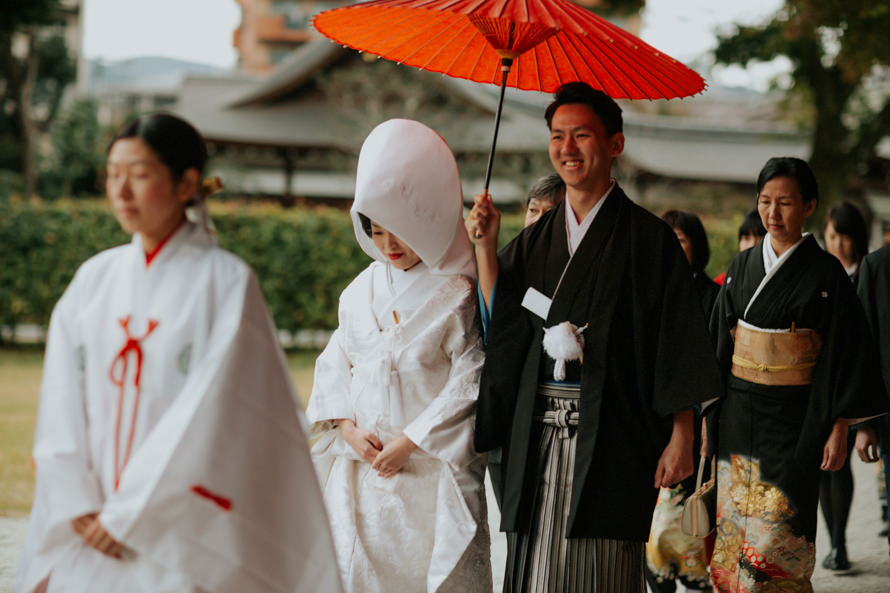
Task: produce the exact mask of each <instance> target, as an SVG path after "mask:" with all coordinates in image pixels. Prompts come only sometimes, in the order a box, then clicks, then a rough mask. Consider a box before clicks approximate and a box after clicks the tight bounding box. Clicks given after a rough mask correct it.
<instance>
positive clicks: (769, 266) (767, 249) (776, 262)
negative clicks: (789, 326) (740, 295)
mask: <svg viewBox="0 0 890 593" xmlns="http://www.w3.org/2000/svg"><path fill="white" fill-rule="evenodd" d="M807 236H809V233H804V234H803V235H801V237H800V239H799V240H798V241H797V243H795V244H794V245H792V246H791V247H789V248H788V249H786V250H785V253H783V254H782V255H781V256H779V255H778V254H777V253H776V250H775V249H773V245H772V242H771V241H770V236H769V233H767V234H766V236H765V237H764V238H763V240H762V241H761V244H762V249H763V271H764V272H766V276H764V277H763V280H761V281H760V285H758V286H757V290H756V291H754V296H752V297H751V300H750V301H748V306H747V307H745V315H744V317H747V316H748V311H750V310H751V305H752V304H754V301H756V300H757V297H758V296H760V293H761V292H762V291H763V289H764V287H765V286H766V285H767V284H769V281H770V280H772V279H773V277H774V276H775V275H776V272H778V271H779V269H780V268H781V267H782V265H784V264H785V262H786V261H788V258H789V257H791V254H792V253H794V251H795V250H796V249H797V247H798V246H799V245H800V244H801V243H803V242H804V240H805V239H806V238H807ZM782 331H784V330H782Z"/></svg>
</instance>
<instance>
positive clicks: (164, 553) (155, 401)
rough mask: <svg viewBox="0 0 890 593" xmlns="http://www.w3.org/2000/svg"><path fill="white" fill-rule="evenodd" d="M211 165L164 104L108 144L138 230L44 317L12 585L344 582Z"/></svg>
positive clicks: (118, 190)
mask: <svg viewBox="0 0 890 593" xmlns="http://www.w3.org/2000/svg"><path fill="white" fill-rule="evenodd" d="M206 159H207V149H206V147H205V145H204V141H203V139H202V138H201V136H200V135H199V134H198V132H197V131H196V130H195V129H194V128H193V127H192V126H191V125H190V124H188V123H187V122H185V121H184V120H182V119H180V118H178V117H176V116H173V115H169V114H165V113H154V114H149V115H144V116H140V117H138V118H136V119H134V120H132V121H130V122H128V123H127V124H126V125H124V126H123V127H122V128H121V129H120V130H119V131H118V133H117V134H116V135H115V136H114V138H113V139H112V141H111V144H110V145H109V148H108V155H107V179H106V184H105V189H106V192H107V194H108V201H109V203H110V205H111V209H112V211H113V212H114V216H115V218H116V219H117V221H118V223H120V225H121V227H122V228H123V229H124V230H125V231H126V232H128V233H131V234H132V235H133V239H132V241H131V242H130V243H129V244H127V245H121V246H119V247H114V248H112V249H109V250H106V251H103V252H102V253H99V254H98V255H95V256H93V257H92V258H90V259H89V260H87V261H86V263H84V264H83V265H82V266H81V267H80V268H79V269H78V270H77V273H76V274H75V276H74V279H73V280H72V281H71V283H70V284H69V285H68V288H67V289H66V290H65V294H64V295H63V296H62V298H61V299H59V302H58V303H57V304H56V306H55V309H54V310H53V315H52V320H51V321H50V329H49V337H48V340H47V346H46V357H45V359H44V367H43V383H42V386H41V394H40V408H39V411H38V418H37V430H36V434H35V438H34V457H33V459H34V463H35V473H36V490H35V493H34V505H33V508H32V511H31V520H30V523H29V528H28V535H27V541H26V544H25V549H24V552H23V554H22V564H21V567H20V571H19V580H18V583H17V585H16V591H17V592H18V593H31V592H33V591H48V592H50V593H53V592H56V591H63V592H65V593H80V592H87V591H89V592H93V591H96V592H101V593H105V592H112V591H114V592H118V591H120V592H123V591H126V592H128V593H155V592H159V591H182V592H206V591H213V592H217V591H251V592H257V593H273V592H279V591H301V592H306V593H309V592H315V591H331V592H334V593H336V592H338V591H342V587H341V584H340V579H339V573H338V570H337V564H336V561H335V559H334V556H333V553H334V547H333V543H332V539H331V532H330V529H329V527H328V521H327V516H326V513H325V509H324V504H323V502H322V497H321V491H320V489H319V487H318V481H317V480H316V478H315V472H314V471H313V466H312V461H311V459H310V457H309V449H308V441H307V435H306V431H305V428H304V426H305V419H304V418H303V412H302V408H301V406H300V403H299V400H298V399H297V395H296V392H295V391H294V387H293V384H292V382H291V377H290V373H289V371H288V367H287V362H286V360H285V358H284V355H283V353H282V351H281V347H280V346H279V345H278V341H277V338H276V331H275V327H274V326H273V324H272V320H271V319H270V318H269V313H268V311H267V309H266V303H265V301H264V299H263V295H262V292H261V291H260V285H259V283H258V282H257V279H256V277H255V276H254V274H253V272H252V271H251V270H250V268H249V267H248V266H247V265H246V264H245V263H244V262H243V261H241V260H240V259H238V258H237V257H235V256H234V255H232V254H231V253H229V252H227V251H224V250H222V249H220V248H219V247H218V246H217V242H216V237H215V236H214V234H213V233H212V232H211V229H212V227H211V223H210V219H209V216H208V214H207V206H206V203H205V198H206V195H207V193H208V191H209V187H210V186H209V184H205V183H202V180H201V176H202V174H203V170H204V164H205V161H206Z"/></svg>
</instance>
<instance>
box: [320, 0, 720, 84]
mask: <svg viewBox="0 0 890 593" xmlns="http://www.w3.org/2000/svg"><path fill="white" fill-rule="evenodd" d="M313 24H314V25H315V28H316V29H318V31H320V32H321V33H322V34H324V35H325V36H327V37H329V38H331V39H333V40H334V41H336V42H338V43H340V44H342V45H346V46H349V47H352V48H354V49H358V50H361V51H365V52H368V53H371V54H375V55H378V56H381V57H383V58H386V59H388V60H392V61H395V62H399V63H403V64H407V65H409V66H416V67H418V68H423V69H424V70H429V71H432V72H440V73H442V74H447V75H448V76H453V77H455V78H464V79H468V80H473V81H476V82H484V83H492V84H499V85H502V84H506V86H509V87H514V88H518V89H523V90H535V91H543V92H554V91H556V90H557V89H558V88H559V87H560V86H561V85H563V84H565V83H567V82H575V81H583V82H586V83H587V84H589V85H590V86H592V87H593V88H595V89H599V90H602V91H603V92H605V93H606V94H607V95H609V96H610V97H613V98H615V99H672V98H676V97H686V96H690V95H694V94H696V93H699V92H701V91H703V90H704V89H705V81H704V80H703V79H702V77H701V76H699V75H698V74H697V73H696V72H695V71H693V70H690V69H689V68H687V67H686V66H684V65H683V64H681V63H680V62H678V61H677V60H675V59H673V58H671V57H670V56H668V55H665V54H664V53H662V52H660V51H658V50H657V49H655V48H653V47H652V46H650V45H648V44H647V43H645V42H643V41H642V40H640V39H639V38H637V37H635V36H633V35H631V34H630V33H628V32H626V31H624V30H622V29H621V28H619V27H617V26H615V25H613V24H611V23H610V22H609V21H607V20H605V19H603V18H601V17H599V16H597V15H595V14H593V13H592V12H590V11H589V10H587V9H585V8H582V7H581V6H578V5H577V4H574V3H572V2H570V1H569V0H372V1H371V2H363V3H361V4H354V5H351V6H344V7H342V8H336V9H333V10H328V11H325V12H322V13H320V14H319V15H318V16H316V17H315V20H314V21H313ZM505 60H506V61H507V71H505V70H504V61H505ZM511 62H512V65H511ZM505 73H506V80H504V74H505Z"/></svg>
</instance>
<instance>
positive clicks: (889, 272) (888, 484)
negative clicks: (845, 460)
mask: <svg viewBox="0 0 890 593" xmlns="http://www.w3.org/2000/svg"><path fill="white" fill-rule="evenodd" d="M858 292H859V298H860V300H861V301H862V308H863V309H864V310H865V318H866V319H867V320H868V326H869V328H871V332H872V336H873V337H874V339H875V342H876V344H877V349H878V360H879V361H880V364H881V376H882V378H883V380H884V382H883V387H884V389H885V393H890V244H888V245H884V246H883V247H881V248H880V249H878V250H877V251H873V252H872V253H869V254H868V255H866V256H865V257H864V258H863V259H862V263H861V265H860V268H859V290H858ZM872 388H875V387H874V386H873V387H872ZM885 397H886V395H885ZM875 433H877V435H875ZM860 435H863V438H860ZM875 436H876V437H877V438H876V439H875ZM875 440H876V441H877V444H878V446H879V447H880V459H881V461H883V465H884V468H883V469H884V487H885V492H890V415H885V416H881V417H880V418H875V419H874V420H871V421H869V422H868V423H866V426H865V427H863V428H861V429H859V430H858V431H857V435H856V450H857V452H858V454H859V457H860V459H862V460H863V461H865V462H873V461H877V460H878V455H876V454H875V452H874V445H873V444H872V443H873V442H874V441H875ZM884 514H885V517H884V520H885V521H887V522H890V510H888V509H886V508H884ZM887 541H888V544H890V536H888V539H887Z"/></svg>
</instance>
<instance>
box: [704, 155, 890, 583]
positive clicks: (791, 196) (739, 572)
mask: <svg viewBox="0 0 890 593" xmlns="http://www.w3.org/2000/svg"><path fill="white" fill-rule="evenodd" d="M817 200H818V188H817V185H816V180H815V176H814V175H813V172H812V171H811V170H810V167H809V165H807V163H806V162H804V161H802V160H800V159H797V158H791V157H783V158H773V159H770V160H769V161H768V162H767V163H766V165H765V166H764V167H763V169H762V170H761V172H760V175H759V177H758V180H757V209H758V212H759V213H760V216H761V218H762V220H763V224H764V226H765V227H766V229H767V235H766V237H764V239H763V241H762V242H761V244H760V245H759V246H757V247H754V248H752V249H748V250H747V251H744V252H742V253H740V254H739V255H738V256H736V258H735V259H734V260H733V261H732V264H731V265H730V267H729V271H728V272H727V275H726V282H725V284H724V285H723V288H722V290H721V292H720V294H719V296H718V298H717V304H716V306H715V309H714V314H713V315H712V316H711V333H712V335H713V336H714V338H715V340H716V342H717V358H718V361H719V363H720V365H721V368H722V370H723V372H724V375H725V377H726V396H725V397H724V398H723V400H722V401H721V403H720V405H719V407H718V410H719V411H718V414H717V415H718V416H719V422H718V423H717V424H716V425H714V424H713V423H712V424H711V425H709V426H708V438H709V443H708V445H709V449H710V450H711V451H713V450H714V448H713V447H714V439H715V437H716V452H717V456H718V466H717V521H716V525H717V530H716V533H717V535H716V542H715V545H714V556H713V558H712V560H711V578H712V581H713V583H714V586H715V587H716V589H717V590H718V591H720V592H721V593H723V592H729V591H733V592H742V591H744V592H754V591H765V590H766V589H767V588H769V590H776V591H779V590H783V591H784V590H788V591H802V592H804V591H812V590H813V589H812V585H811V583H810V578H811V576H812V574H813V567H814V565H815V556H816V547H815V538H816V513H817V511H816V507H817V502H818V492H819V477H820V469H821V470H828V471H836V470H838V469H840V468H841V466H843V464H844V460H845V459H846V453H847V450H846V449H847V429H848V426H849V424H850V423H851V422H854V421H855V419H861V418H868V417H872V416H875V415H879V414H881V413H883V412H886V410H887V402H886V398H885V397H884V396H883V394H880V393H879V392H878V391H876V390H873V389H868V388H867V387H868V386H870V385H875V384H877V382H878V381H880V376H879V375H878V373H879V369H878V365H877V358H876V355H875V349H874V348H873V347H872V345H871V340H870V337H869V332H868V327H867V325H866V320H865V315H864V313H863V311H862V306H861V305H860V303H859V300H858V299H857V297H856V292H855V290H854V289H853V286H852V284H851V283H850V281H849V279H848V278H847V274H846V272H845V271H844V269H843V267H841V265H840V264H839V263H838V260H837V259H835V258H834V257H832V256H831V255H829V254H827V253H825V252H824V251H822V249H821V248H820V247H819V245H818V243H816V240H815V239H814V238H813V236H812V235H810V234H809V233H807V234H802V232H803V224H804V220H805V219H806V218H807V217H808V216H809V215H811V214H812V213H813V211H815V209H816V204H817Z"/></svg>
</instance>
